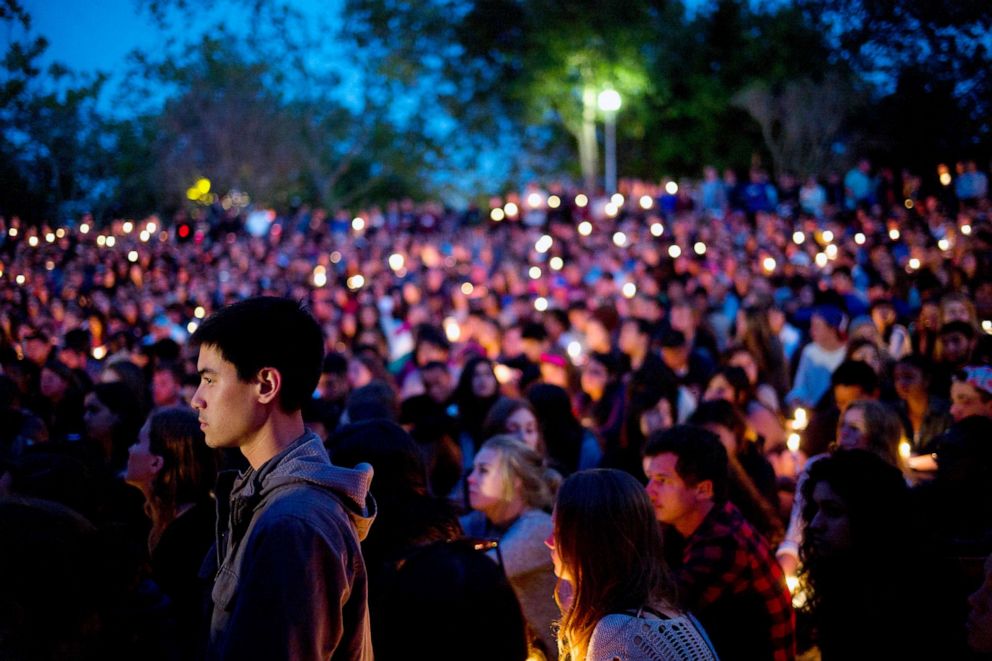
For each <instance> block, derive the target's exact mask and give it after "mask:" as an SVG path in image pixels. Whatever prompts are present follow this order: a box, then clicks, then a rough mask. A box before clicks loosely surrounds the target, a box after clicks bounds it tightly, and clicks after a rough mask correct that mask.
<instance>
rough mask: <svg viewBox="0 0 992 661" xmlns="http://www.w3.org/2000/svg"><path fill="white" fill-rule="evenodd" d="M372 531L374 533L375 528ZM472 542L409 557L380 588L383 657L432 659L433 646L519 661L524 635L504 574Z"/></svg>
mask: <svg viewBox="0 0 992 661" xmlns="http://www.w3.org/2000/svg"><path fill="white" fill-rule="evenodd" d="M373 530H374V528H373ZM484 548H486V547H485V545H483V544H481V543H479V542H477V541H476V540H455V541H453V542H434V543H432V544H428V545H426V546H423V547H420V548H418V549H416V550H414V551H413V552H412V553H410V555H408V556H407V557H406V559H405V560H404V561H403V562H402V564H400V565H399V567H398V568H397V570H396V573H395V576H394V577H393V578H392V580H390V581H389V582H388V583H387V584H386V585H385V586H384V587H385V593H384V595H383V598H382V604H383V606H382V608H381V610H380V611H379V612H380V614H381V615H382V621H381V622H380V624H381V626H382V627H383V629H384V630H386V631H388V634H387V635H386V636H383V637H382V644H383V646H384V648H383V649H380V647H379V646H378V645H379V643H378V642H377V643H376V645H377V646H376V656H380V655H381V656H382V658H390V659H393V658H396V659H398V658H407V657H414V658H437V657H438V656H439V655H438V652H439V650H438V641H444V646H445V647H446V648H447V649H450V650H455V651H456V652H455V653H448V654H444V653H443V652H442V653H441V654H440V657H441V658H443V659H455V658H458V656H457V655H458V654H460V653H462V652H463V651H464V650H468V649H471V650H472V658H473V659H477V660H479V661H525V659H527V656H528V650H527V633H526V625H525V620H524V617H523V614H522V612H521V610H520V603H519V602H518V600H517V597H516V594H515V593H514V591H513V588H512V587H511V585H510V582H509V580H508V579H507V578H506V572H505V571H504V570H503V568H502V567H500V565H499V564H497V563H495V562H493V561H492V560H491V559H490V558H488V557H487V555H486V553H485V552H484V551H483V550H482V549H484Z"/></svg>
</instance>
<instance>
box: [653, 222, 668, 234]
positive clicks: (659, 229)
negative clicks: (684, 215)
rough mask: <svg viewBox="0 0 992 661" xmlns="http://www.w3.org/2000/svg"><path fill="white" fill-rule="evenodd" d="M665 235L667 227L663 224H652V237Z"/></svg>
mask: <svg viewBox="0 0 992 661" xmlns="http://www.w3.org/2000/svg"><path fill="white" fill-rule="evenodd" d="M664 233H665V226H664V225H662V224H661V223H651V236H661V235H662V234H664Z"/></svg>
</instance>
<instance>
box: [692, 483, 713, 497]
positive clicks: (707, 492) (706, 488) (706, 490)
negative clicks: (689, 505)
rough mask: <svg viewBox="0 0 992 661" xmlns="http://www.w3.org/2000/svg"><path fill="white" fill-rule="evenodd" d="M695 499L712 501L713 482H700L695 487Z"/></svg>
mask: <svg viewBox="0 0 992 661" xmlns="http://www.w3.org/2000/svg"><path fill="white" fill-rule="evenodd" d="M696 497H697V498H699V499H700V500H713V480H702V481H701V482H699V484H697V485H696Z"/></svg>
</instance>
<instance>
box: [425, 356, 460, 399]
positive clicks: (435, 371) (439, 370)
mask: <svg viewBox="0 0 992 661" xmlns="http://www.w3.org/2000/svg"><path fill="white" fill-rule="evenodd" d="M420 380H421V381H423V383H424V392H425V393H426V394H427V396H428V397H430V398H431V399H432V400H434V401H435V402H437V403H438V404H441V403H443V402H446V401H448V398H449V397H451V389H452V383H451V372H450V371H448V366H447V365H445V364H444V363H441V362H438V361H431V362H429V363H427V364H426V365H424V366H423V367H421V368H420Z"/></svg>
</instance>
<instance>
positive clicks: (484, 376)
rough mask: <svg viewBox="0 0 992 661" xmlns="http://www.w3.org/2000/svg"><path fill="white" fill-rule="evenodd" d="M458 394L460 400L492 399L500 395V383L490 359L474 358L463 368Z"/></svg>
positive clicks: (459, 379)
mask: <svg viewBox="0 0 992 661" xmlns="http://www.w3.org/2000/svg"><path fill="white" fill-rule="evenodd" d="M456 390H457V392H458V393H459V394H460V398H470V399H477V400H479V399H492V398H494V397H496V396H497V395H498V394H499V382H498V381H497V380H496V373H495V372H494V371H493V363H492V361H490V360H489V359H488V358H483V357H481V356H473V357H472V358H470V359H469V360H468V361H467V362H466V363H465V367H463V368H462V373H461V376H460V377H459V378H458V387H457V389H456Z"/></svg>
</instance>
